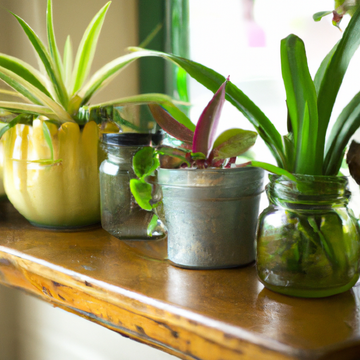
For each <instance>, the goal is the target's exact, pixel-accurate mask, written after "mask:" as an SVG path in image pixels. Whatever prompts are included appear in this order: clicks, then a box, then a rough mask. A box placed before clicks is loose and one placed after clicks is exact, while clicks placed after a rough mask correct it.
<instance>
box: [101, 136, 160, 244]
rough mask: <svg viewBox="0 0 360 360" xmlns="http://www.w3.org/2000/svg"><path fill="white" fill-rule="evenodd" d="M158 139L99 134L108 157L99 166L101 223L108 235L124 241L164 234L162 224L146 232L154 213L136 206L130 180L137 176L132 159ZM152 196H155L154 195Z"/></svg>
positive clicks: (156, 137) (157, 236)
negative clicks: (150, 232)
mask: <svg viewBox="0 0 360 360" xmlns="http://www.w3.org/2000/svg"><path fill="white" fill-rule="evenodd" d="M157 141H159V135H158V134H142V133H121V134H113V133H112V134H109V133H104V134H102V143H101V145H102V148H103V150H104V151H105V153H106V154H107V159H106V160H104V161H103V162H102V163H101V166H100V204H101V225H102V227H103V228H104V229H105V230H106V231H107V232H109V233H110V234H111V235H113V236H115V237H117V238H118V239H124V240H125V239H126V240H147V239H149V240H150V239H152V240H156V239H159V238H161V237H163V236H164V229H163V227H162V223H161V222H160V221H158V226H157V227H156V228H155V229H154V231H153V232H152V236H148V235H147V227H148V225H149V222H150V220H151V219H152V217H153V215H154V213H153V212H152V211H146V210H143V209H141V208H140V207H139V205H138V204H137V203H136V201H135V199H134V197H133V196H132V194H131V191H130V185H129V183H130V179H132V178H136V175H135V173H134V171H133V169H132V159H133V156H134V155H135V153H136V152H137V151H138V150H140V149H141V148H142V147H143V146H150V145H151V144H152V143H156V142H157ZM153 198H154V199H155V198H156V196H155V194H153Z"/></svg>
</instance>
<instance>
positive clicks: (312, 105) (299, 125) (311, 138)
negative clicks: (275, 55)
mask: <svg viewBox="0 0 360 360" xmlns="http://www.w3.org/2000/svg"><path fill="white" fill-rule="evenodd" d="M281 70H282V76H283V80H284V85H285V90H286V103H287V107H288V111H289V117H290V121H291V129H292V132H293V140H294V145H295V149H296V152H295V154H296V155H295V172H296V173H298V174H312V175H317V174H318V175H320V174H321V171H322V160H323V152H324V149H323V148H321V147H318V146H317V145H318V139H317V128H318V112H317V102H316V100H317V98H316V92H315V86H314V83H313V81H312V79H311V76H310V72H309V68H308V65H307V59H306V53H305V47H304V43H303V41H302V40H301V39H300V38H299V37H297V36H295V35H289V36H288V37H287V38H285V39H283V40H282V41H281ZM310 124H311V126H310Z"/></svg>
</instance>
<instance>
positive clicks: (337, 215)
mask: <svg viewBox="0 0 360 360" xmlns="http://www.w3.org/2000/svg"><path fill="white" fill-rule="evenodd" d="M347 184H348V182H347V179H346V178H345V177H340V176H309V175H296V182H295V181H291V180H289V179H288V178H286V177H283V176H281V177H280V176H277V175H271V176H270V183H269V184H268V185H267V187H266V191H267V195H268V198H269V202H270V205H269V207H268V208H267V209H265V210H264V211H263V212H262V214H261V215H260V218H259V223H258V231H257V272H258V276H259V278H260V281H261V282H262V283H263V284H264V285H265V286H266V287H267V288H269V289H270V290H273V291H276V292H279V293H282V294H286V295H291V296H299V297H325V296H330V295H334V294H338V293H341V292H344V291H346V290H348V289H350V288H351V287H352V286H353V285H355V283H356V282H357V280H358V278H359V259H360V232H359V225H358V223H357V221H356V219H355V217H354V216H353V215H352V213H351V212H350V211H349V210H348V208H347V204H348V200H349V197H350V192H349V191H348V189H347Z"/></svg>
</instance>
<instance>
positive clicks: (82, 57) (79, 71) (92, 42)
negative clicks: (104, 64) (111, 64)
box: [71, 1, 111, 95]
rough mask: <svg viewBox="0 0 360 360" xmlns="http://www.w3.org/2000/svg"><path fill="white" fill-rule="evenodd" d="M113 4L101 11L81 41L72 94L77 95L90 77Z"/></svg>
mask: <svg viewBox="0 0 360 360" xmlns="http://www.w3.org/2000/svg"><path fill="white" fill-rule="evenodd" d="M110 4H111V2H110V1H109V2H108V3H106V4H105V5H104V6H103V7H102V8H101V9H100V11H99V12H98V13H97V14H96V15H95V16H94V18H93V19H92V20H91V22H90V24H89V26H88V27H87V28H86V30H85V33H84V35H83V38H82V39H81V42H80V45H79V48H78V51H77V54H76V58H75V65H74V70H73V80H74V82H73V84H72V92H71V94H72V95H73V94H75V93H76V92H77V91H78V90H79V89H80V88H81V86H82V84H83V82H84V80H85V79H86V77H87V76H88V74H89V72H90V68H91V64H92V61H93V58H94V54H95V50H96V45H97V42H98V39H99V35H100V31H101V28H102V25H103V23H104V19H105V15H106V12H107V9H108V7H109V6H110Z"/></svg>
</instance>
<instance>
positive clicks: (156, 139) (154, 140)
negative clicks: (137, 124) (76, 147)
mask: <svg viewBox="0 0 360 360" xmlns="http://www.w3.org/2000/svg"><path fill="white" fill-rule="evenodd" d="M162 139H163V134H162V133H161V132H157V133H155V134H149V133H103V134H102V137H101V141H102V142H103V143H105V144H109V145H118V146H150V145H158V144H160V143H161V141H162Z"/></svg>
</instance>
